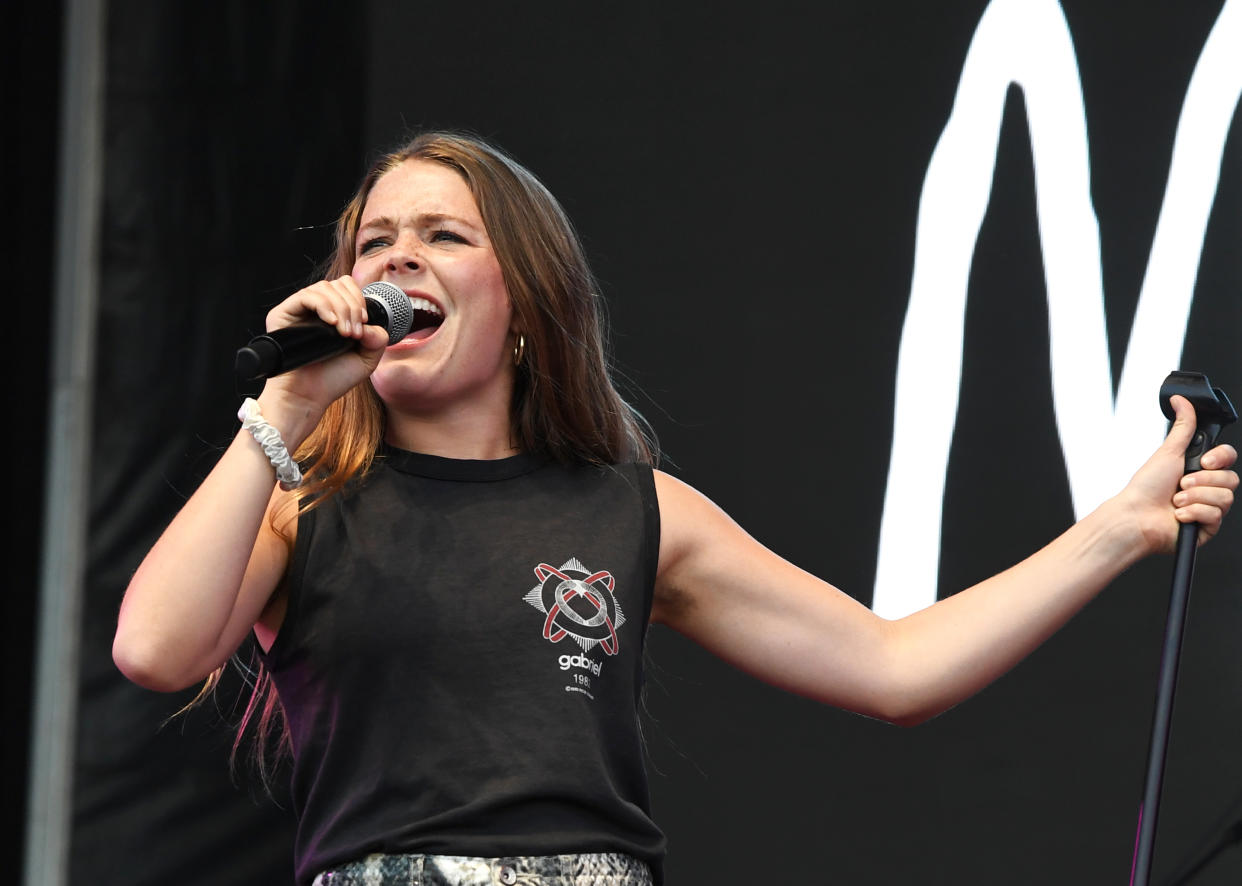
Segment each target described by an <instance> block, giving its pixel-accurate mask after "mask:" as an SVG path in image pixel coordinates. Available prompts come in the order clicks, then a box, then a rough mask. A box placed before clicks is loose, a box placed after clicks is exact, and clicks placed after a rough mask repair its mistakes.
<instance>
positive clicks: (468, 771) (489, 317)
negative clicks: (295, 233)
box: [114, 133, 1238, 886]
mask: <svg viewBox="0 0 1242 886" xmlns="http://www.w3.org/2000/svg"><path fill="white" fill-rule="evenodd" d="M325 276H326V279H324V280H323V281H322V282H319V283H315V284H314V285H312V286H309V287H307V288H306V289H303V290H302V291H300V292H297V293H296V294H294V295H292V296H290V297H289V298H287V299H286V300H285V301H284V302H282V303H281V304H279V305H278V306H276V307H275V308H274V309H273V310H272V311H271V312H270V313H269V314H268V318H267V325H268V328H269V329H276V328H281V327H285V326H289V325H291V324H296V323H305V322H308V321H320V322H323V323H327V324H330V325H331V326H334V327H335V328H336V330H337V332H339V333H340V335H342V336H345V337H347V338H350V339H354V340H356V343H357V346H356V347H355V348H352V349H350V350H347V351H345V352H344V353H341V354H339V355H338V356H335V357H333V358H331V359H328V360H325V361H321V362H318V363H313V364H311V365H307V366H304V367H302V368H299V369H296V370H294V371H292V372H288V373H286V374H284V375H280V376H277V377H275V378H272V379H270V380H269V381H268V382H267V384H266V386H265V388H264V390H263V392H262V395H261V396H260V397H259V398H258V400H257V403H256V402H253V401H247V403H246V404H244V406H243V411H242V413H241V415H242V418H243V426H242V428H241V430H239V432H238V434H237V436H236V438H235V439H234V440H233V442H232V444H231V445H230V446H229V448H228V450H227V451H226V452H225V453H224V454H223V456H222V458H221V459H220V461H219V462H218V464H217V465H216V467H215V469H214V470H213V471H212V472H211V474H210V475H209V476H208V477H207V478H206V480H205V481H204V482H203V483H202V484H201V486H200V487H199V488H198V490H197V491H196V492H195V494H194V495H193V497H192V498H190V500H189V501H188V502H187V503H186V504H185V506H184V507H183V508H182V510H181V512H180V513H179V514H178V515H177V517H176V518H175V519H174V521H173V522H172V524H171V525H170V526H169V528H168V529H167V530H166V531H165V532H164V534H163V536H162V537H161V538H160V539H159V541H158V542H157V543H156V545H155V547H154V548H153V549H152V550H151V552H150V553H149V554H148V555H147V557H146V559H145V560H144V561H143V563H142V565H141V566H140V567H139V569H138V571H137V572H136V574H135V575H134V577H133V580H132V582H131V583H130V586H129V588H128V590H127V592H126V595H125V600H124V603H123V605H122V608H121V613H120V620H119V625H118V628H117V633H116V639H115V644H114V657H115V660H116V663H117V665H118V666H119V667H120V669H121V670H122V671H123V672H124V673H125V674H126V675H127V676H128V677H129V678H130V679H132V680H134V681H135V682H137V683H139V684H141V685H143V686H146V687H149V688H152V689H156V690H162V691H172V690H180V689H182V688H185V687H187V686H190V685H193V684H195V683H197V682H199V681H202V680H203V679H204V678H205V677H208V676H209V675H211V674H213V672H216V671H218V669H219V668H220V667H221V666H222V665H223V664H224V663H225V662H227V660H228V659H229V657H230V656H232V655H233V654H234V652H235V651H236V650H237V649H238V647H239V646H240V645H241V643H242V642H243V641H244V640H245V639H246V637H247V635H248V634H250V632H252V631H253V632H254V636H255V637H256V639H257V641H258V645H259V647H260V649H261V650H262V651H261V654H260V658H261V673H262V675H263V679H262V680H261V681H260V683H259V688H258V690H257V693H258V694H259V695H260V696H261V697H259V698H256V700H255V701H254V702H252V710H257V711H260V712H261V713H260V714H258V716H260V717H261V718H262V719H263V720H264V722H265V723H266V722H275V723H277V724H278V728H281V729H283V730H285V735H286V737H287V740H288V746H289V748H290V750H291V752H292V758H293V770H292V779H293V783H292V793H293V798H294V805H295V812H296V814H297V817H298V833H297V845H296V872H297V881H298V883H299V884H312V883H313V884H319V886H322V884H336V886H339V884H350V883H359V884H360V883H364V882H365V883H368V884H375V883H379V884H383V886H395V884H411V883H420V884H445V886H448V884H452V886H466V884H470V886H473V884H492V883H497V884H511V883H531V884H543V886H580V884H586V883H591V884H608V886H633V884H647V883H652V882H656V883H658V882H660V881H661V876H662V875H661V862H662V858H663V852H664V838H663V835H662V834H661V832H660V830H659V828H658V827H657V826H656V825H655V823H654V822H653V821H652V820H651V815H650V809H649V802H648V791H647V781H646V775H645V772H644V767H643V759H642V747H641V741H640V737H639V729H638V719H637V704H638V698H639V692H640V689H641V686H642V680H643V673H642V650H643V643H644V638H645V634H646V629H647V625H648V624H649V623H653V622H654V623H662V624H665V625H668V626H670V627H671V628H673V629H674V630H676V631H678V632H680V633H682V634H684V635H685V636H687V637H689V638H690V639H692V640H694V641H696V642H697V643H699V644H701V645H702V646H704V647H705V648H707V649H708V650H710V651H711V652H713V653H715V654H716V655H718V656H720V657H721V658H723V659H725V660H726V661H729V662H732V663H733V664H734V665H736V666H737V667H740V668H742V669H744V670H745V671H747V672H749V673H751V674H753V675H755V676H757V677H759V678H761V679H763V680H765V681H767V682H769V683H771V684H773V685H776V686H779V687H782V688H784V689H787V690H790V691H793V692H797V693H800V694H802V695H806V696H809V697H811V698H815V699H819V700H821V701H823V702H825V703H827V704H831V705H836V706H839V707H842V708H846V709H849V710H852V711H857V712H859V713H862V714H865V715H867V716H871V717H878V718H882V719H884V720H888V721H891V722H894V723H899V724H914V723H918V722H920V721H922V720H926V719H927V718H929V717H932V716H935V715H936V714H937V713H939V712H941V711H944V710H945V709H947V708H949V707H951V706H953V705H955V704H957V703H958V702H960V701H962V700H963V699H965V698H967V697H969V696H970V695H972V694H973V693H975V692H977V691H978V690H979V689H981V688H982V687H984V686H986V685H987V684H988V683H990V682H991V681H992V680H994V679H996V678H997V677H998V676H1000V675H1001V674H1002V673H1004V672H1005V671H1006V670H1008V669H1009V668H1011V667H1012V666H1013V665H1014V664H1016V663H1017V662H1018V661H1019V660H1021V659H1022V658H1023V657H1024V656H1025V655H1027V654H1028V653H1029V652H1030V651H1031V650H1033V649H1034V648H1035V647H1037V646H1038V645H1039V644H1040V643H1041V642H1043V640H1045V639H1046V638H1047V637H1048V636H1049V635H1050V634H1052V633H1053V632H1054V631H1055V630H1057V628H1058V627H1060V626H1061V625H1062V624H1064V623H1065V622H1066V620H1068V619H1069V618H1070V617H1071V616H1072V615H1073V614H1074V613H1075V612H1077V611H1078V610H1079V609H1080V608H1081V607H1082V606H1083V605H1084V604H1085V603H1086V602H1087V601H1088V600H1090V599H1091V598H1092V597H1093V596H1094V595H1095V594H1096V593H1098V592H1099V591H1100V590H1101V589H1102V588H1103V587H1104V586H1105V585H1107V584H1108V583H1109V582H1110V581H1111V580H1112V579H1113V578H1114V577H1116V576H1117V575H1118V574H1119V573H1121V572H1122V571H1123V570H1125V569H1126V568H1127V567H1128V566H1130V565H1131V564H1132V563H1134V562H1135V561H1137V560H1138V559H1140V558H1142V557H1144V556H1147V555H1148V554H1152V553H1156V552H1167V551H1170V550H1172V548H1173V545H1174V541H1175V538H1176V535H1177V531H1178V526H1179V524H1180V523H1185V522H1198V523H1199V524H1200V527H1201V529H1200V539H1201V540H1206V539H1208V538H1210V537H1211V536H1212V535H1214V534H1215V533H1216V532H1217V530H1218V529H1219V527H1220V524H1221V520H1222V519H1223V517H1224V515H1225V514H1226V512H1227V511H1228V510H1229V508H1230V505H1231V504H1232V500H1233V490H1234V489H1235V488H1236V487H1237V482H1238V480H1237V475H1236V474H1235V473H1234V472H1233V470H1232V469H1231V468H1232V465H1233V463H1234V460H1235V458H1236V453H1235V452H1234V450H1233V448H1232V447H1230V446H1220V447H1217V448H1215V449H1213V450H1211V451H1210V452H1208V453H1207V454H1205V455H1204V456H1203V459H1202V463H1203V470H1201V471H1199V472H1197V473H1193V474H1189V475H1187V476H1185V477H1183V475H1182V470H1183V453H1184V451H1185V449H1186V446H1187V443H1188V441H1189V440H1190V437H1191V434H1192V433H1193V429H1194V425H1195V416H1194V411H1193V409H1192V408H1191V407H1190V405H1189V403H1187V402H1186V401H1185V400H1183V399H1181V398H1174V401H1173V407H1174V409H1175V410H1176V414H1177V419H1176V422H1175V423H1174V426H1173V428H1172V430H1171V432H1170V434H1169V436H1168V439H1167V440H1166V441H1165V443H1164V445H1162V446H1161V447H1160V448H1159V449H1158V450H1157V451H1156V453H1155V454H1154V455H1153V456H1152V457H1151V458H1150V460H1148V462H1147V463H1146V464H1145V465H1143V466H1142V467H1141V468H1139V470H1138V473H1136V474H1135V475H1134V478H1133V479H1132V480H1131V481H1130V483H1129V484H1128V485H1127V486H1126V487H1125V488H1124V489H1123V490H1121V491H1120V492H1119V493H1118V494H1117V496H1116V497H1114V498H1112V499H1110V500H1108V501H1107V502H1105V503H1104V504H1102V505H1101V506H1100V507H1099V508H1098V509H1097V510H1096V511H1094V512H1093V513H1091V514H1090V515H1088V516H1087V517H1085V518H1084V519H1083V520H1081V521H1080V522H1079V523H1077V524H1076V525H1074V526H1072V527H1071V528H1070V529H1069V530H1068V531H1066V532H1065V534H1063V535H1062V536H1060V537H1059V538H1057V539H1055V540H1054V541H1053V542H1052V543H1051V544H1049V545H1048V546H1047V547H1045V548H1043V549H1042V550H1040V551H1039V552H1037V553H1035V554H1034V555H1032V556H1031V557H1029V558H1028V559H1027V560H1025V561H1023V562H1022V563H1019V564H1018V565H1016V566H1014V567H1012V568H1011V569H1009V570H1007V571H1005V572H1003V573H1001V574H999V575H997V576H994V577H993V578H990V579H988V580H987V581H984V582H983V583H981V584H979V585H977V586H975V587H972V588H969V589H966V590H964V591H962V592H960V593H957V594H954V595H953V596H951V597H948V598H947V599H945V600H943V601H941V602H938V603H936V604H935V605H933V606H930V607H928V608H927V609H925V610H923V611H921V612H918V613H915V614H913V615H910V616H908V617H906V618H903V619H900V620H896V621H888V620H885V619H882V618H880V617H878V616H876V615H875V614H874V613H872V612H871V611H870V610H869V609H867V608H866V607H865V606H863V605H861V604H859V603H858V602H857V601H856V600H854V599H853V598H852V597H850V596H848V595H846V594H844V593H842V592H841V591H839V590H837V589H836V588H834V587H832V586H831V585H829V584H827V583H825V582H824V581H821V580H820V579H818V578H816V577H815V576H814V575H810V574H808V573H806V572H804V571H802V570H800V569H799V568H797V567H796V566H794V565H793V564H790V563H788V562H785V561H784V560H782V559H781V558H780V557H778V556H777V555H775V554H774V553H772V552H771V551H769V550H767V549H766V548H764V547H763V546H762V545H760V544H759V543H757V542H756V541H755V540H754V539H752V538H750V536H748V535H747V534H746V533H745V532H744V531H743V530H742V529H741V528H740V527H738V526H737V525H736V524H735V523H734V522H733V521H732V520H731V519H730V518H729V517H728V515H726V514H725V513H723V512H722V511H721V510H720V509H719V508H717V507H716V506H715V505H713V504H712V503H711V502H710V501H708V500H707V499H706V498H705V497H704V496H702V495H701V494H700V493H698V492H696V491H695V490H694V489H693V488H691V487H690V486H687V485H686V484H685V483H682V482H681V481H679V480H676V479H674V478H672V477H670V476H669V475H667V474H664V473H661V472H660V471H658V470H655V469H654V464H655V461H656V452H655V446H654V443H653V441H652V439H651V437H650V435H649V434H648V433H647V432H646V429H645V426H644V424H643V422H642V420H641V418H640V417H639V416H638V415H637V414H636V413H635V412H634V410H632V409H631V408H630V407H629V406H628V405H627V404H626V403H625V402H624V401H623V399H622V398H621V397H620V396H619V395H618V393H617V391H616V390H615V388H614V386H613V384H612V382H611V380H610V377H609V372H608V360H607V356H606V354H605V351H604V344H603V342H604V334H603V329H602V318H601V310H600V308H601V306H600V303H599V301H600V300H599V296H598V295H597V290H596V287H595V284H594V281H593V279H592V276H591V273H590V270H589V268H588V267H587V264H586V260H585V258H584V255H583V251H582V248H581V246H580V244H579V242H578V239H577V237H576V235H575V233H574V231H573V228H572V226H571V225H570V223H569V221H568V219H567V218H566V217H565V214H564V212H563V211H562V209H561V208H560V206H559V205H558V204H557V202H556V201H555V199H554V198H553V197H552V196H551V195H550V194H549V193H548V192H547V190H546V189H545V188H544V187H543V186H542V185H541V184H540V183H539V182H538V181H537V180H536V179H535V178H534V176H532V175H531V173H529V172H528V171H527V170H525V169H524V168H522V167H521V166H519V165H518V164H517V163H515V162H514V161H513V160H511V159H510V158H508V157H507V156H505V155H504V154H503V153H501V152H500V151H498V150H497V149H495V148H493V147H491V146H489V145H487V144H485V143H483V142H481V141H479V140H477V139H474V138H471V137H466V136H461V135H456V134H446V133H429V134H424V135H420V136H419V137H417V138H415V139H414V140H413V141H411V142H410V143H409V144H407V145H405V146H404V147H402V148H401V149H400V150H398V151H396V152H394V153H392V154H389V155H387V156H385V157H383V158H382V159H381V160H380V161H379V162H378V163H377V164H376V165H375V167H374V168H373V169H372V170H371V172H370V173H369V174H368V175H367V176H366V177H365V179H364V180H363V182H362V185H361V187H360V189H359V191H358V193H357V194H356V195H355V196H354V197H353V199H352V200H351V202H350V203H349V204H348V206H347V207H346V209H345V211H344V213H343V215H342V216H341V219H340V221H339V223H338V226H337V240H336V252H335V255H334V257H333V260H332V262H331V264H330V266H329V268H328V272H327V274H326V275H325ZM376 281H386V282H389V283H392V284H395V285H396V286H397V287H399V288H400V289H401V290H402V291H403V292H404V293H405V295H406V296H408V297H409V299H410V301H411V305H412V307H413V308H414V314H415V323H414V327H413V329H412V331H411V332H410V333H409V335H407V336H405V338H403V339H402V340H401V341H399V342H397V343H396V344H393V345H388V338H387V334H386V333H385V332H384V330H382V329H380V328H379V327H377V326H372V325H367V319H368V318H367V314H366V303H365V301H364V298H363V296H362V292H361V289H362V287H364V286H366V285H368V284H370V283H373V282H376ZM264 693H266V695H264Z"/></svg>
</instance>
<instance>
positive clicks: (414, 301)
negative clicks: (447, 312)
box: [403, 297, 444, 341]
mask: <svg viewBox="0 0 1242 886" xmlns="http://www.w3.org/2000/svg"><path fill="white" fill-rule="evenodd" d="M410 307H411V308H413V309H414V316H413V318H412V319H411V321H410V332H409V334H408V335H406V337H405V338H404V339H403V341H411V340H412V341H423V340H424V339H428V338H431V336H433V335H435V332H436V330H437V329H439V328H440V324H441V323H443V322H444V312H443V311H441V310H440V308H439V306H438V305H436V304H435V303H433V302H431V301H430V300H428V299H425V298H420V297H414V298H411V299H410Z"/></svg>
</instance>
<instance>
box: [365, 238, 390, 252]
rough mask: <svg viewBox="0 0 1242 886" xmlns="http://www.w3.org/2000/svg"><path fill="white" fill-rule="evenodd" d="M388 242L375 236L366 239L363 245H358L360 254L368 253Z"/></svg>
mask: <svg viewBox="0 0 1242 886" xmlns="http://www.w3.org/2000/svg"><path fill="white" fill-rule="evenodd" d="M387 243H388V241H387V240H384V239H383V238H381V237H375V238H374V239H371V240H364V241H363V243H362V245H361V246H359V247H358V254H359V255H366V254H367V253H368V252H373V251H375V250H376V249H379V248H380V247H381V246H385V245H387Z"/></svg>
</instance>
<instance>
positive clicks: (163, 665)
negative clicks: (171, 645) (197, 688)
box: [112, 630, 205, 692]
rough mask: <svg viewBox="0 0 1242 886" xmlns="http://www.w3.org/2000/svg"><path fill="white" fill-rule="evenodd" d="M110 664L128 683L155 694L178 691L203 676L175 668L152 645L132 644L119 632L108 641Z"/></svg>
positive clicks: (172, 663)
mask: <svg viewBox="0 0 1242 886" xmlns="http://www.w3.org/2000/svg"><path fill="white" fill-rule="evenodd" d="M112 662H113V664H115V665H116V667H117V670H119V671H120V672H121V673H122V674H123V675H124V676H125V678H126V679H127V680H129V681H130V682H131V683H135V684H137V685H138V686H141V687H142V688H143V689H150V690H153V691H155V692H180V691H181V690H182V689H187V688H189V687H190V686H193V685H194V684H195V683H198V682H199V681H201V680H202V679H203V678H204V676H205V674H204V673H200V672H199V670H198V669H195V670H193V671H189V670H186V669H183V668H179V667H177V666H176V663H175V661H174V660H173V659H172V658H171V657H170V656H168V655H165V654H163V653H162V652H161V651H160V650H158V649H156V648H154V647H153V646H152V644H143V643H135V642H133V641H131V640H129V639H127V638H126V637H125V636H124V635H123V634H122V632H121V631H120V630H118V631H117V633H116V636H115V637H114V638H113V640H112Z"/></svg>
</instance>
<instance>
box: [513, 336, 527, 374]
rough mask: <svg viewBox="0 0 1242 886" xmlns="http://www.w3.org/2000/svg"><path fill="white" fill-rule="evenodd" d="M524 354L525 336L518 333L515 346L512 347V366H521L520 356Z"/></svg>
mask: <svg viewBox="0 0 1242 886" xmlns="http://www.w3.org/2000/svg"><path fill="white" fill-rule="evenodd" d="M525 353H526V336H524V335H523V334H522V333H520V332H519V333H518V337H517V344H515V345H514V346H513V365H514V366H521V365H522V356H523V355H524V354H525Z"/></svg>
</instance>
